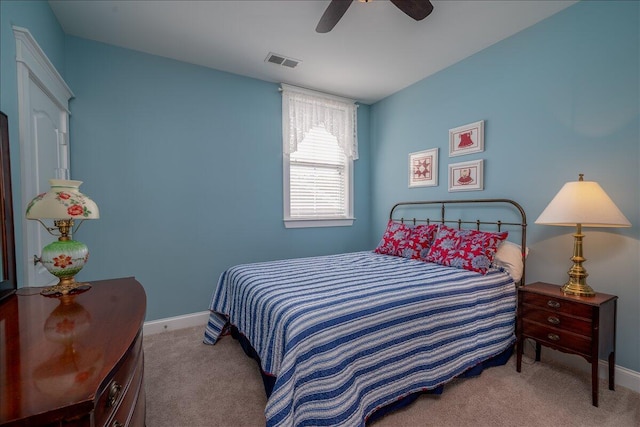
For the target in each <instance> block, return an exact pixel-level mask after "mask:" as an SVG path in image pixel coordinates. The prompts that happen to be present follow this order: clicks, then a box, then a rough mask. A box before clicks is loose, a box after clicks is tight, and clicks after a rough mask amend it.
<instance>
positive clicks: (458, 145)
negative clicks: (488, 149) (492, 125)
mask: <svg viewBox="0 0 640 427" xmlns="http://www.w3.org/2000/svg"><path fill="white" fill-rule="evenodd" d="M482 151H484V120H480V121H479V122H475V123H469V124H468V125H464V126H459V127H457V128H454V129H450V130H449V157H455V156H464V155H465V154H471V153H480V152H482Z"/></svg>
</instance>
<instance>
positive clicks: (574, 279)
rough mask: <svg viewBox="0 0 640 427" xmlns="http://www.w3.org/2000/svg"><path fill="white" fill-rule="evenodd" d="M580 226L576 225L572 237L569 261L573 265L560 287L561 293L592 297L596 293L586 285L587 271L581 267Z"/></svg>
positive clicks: (581, 236) (583, 260)
mask: <svg viewBox="0 0 640 427" xmlns="http://www.w3.org/2000/svg"><path fill="white" fill-rule="evenodd" d="M583 237H584V234H582V225H581V224H577V225H576V234H574V235H573V256H572V257H571V261H573V265H572V266H571V269H569V271H568V272H567V273H568V274H569V281H568V282H567V283H565V284H564V286H562V292H564V293H565V294H567V295H577V296H581V297H594V296H596V293H595V292H594V291H593V289H591V286H589V285H587V276H588V275H589V274H588V273H587V270H586V269H585V268H584V267H583V266H582V263H583V262H585V261H586V259H585V257H584V256H582V238H583Z"/></svg>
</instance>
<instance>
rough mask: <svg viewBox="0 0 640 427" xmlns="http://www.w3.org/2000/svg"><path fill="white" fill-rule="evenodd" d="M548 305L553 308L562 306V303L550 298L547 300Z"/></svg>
mask: <svg viewBox="0 0 640 427" xmlns="http://www.w3.org/2000/svg"><path fill="white" fill-rule="evenodd" d="M547 305H548V306H549V307H551V308H559V307H560V303H559V302H558V301H554V300H549V301H547Z"/></svg>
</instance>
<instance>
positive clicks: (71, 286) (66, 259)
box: [26, 179, 100, 296]
mask: <svg viewBox="0 0 640 427" xmlns="http://www.w3.org/2000/svg"><path fill="white" fill-rule="evenodd" d="M49 184H50V185H51V189H50V190H49V191H48V192H46V193H43V194H40V195H38V196H36V197H35V198H34V199H33V200H32V201H31V202H30V203H29V205H28V206H27V214H26V215H27V219H32V220H37V221H38V222H40V224H42V226H43V227H44V228H45V229H46V230H47V231H48V232H49V233H50V234H52V235H53V236H57V237H58V240H57V241H54V242H51V243H50V244H48V245H47V246H45V247H44V248H43V249H42V254H41V255H40V258H39V259H35V260H34V262H36V263H37V262H41V263H42V265H43V266H44V267H45V268H46V269H47V270H48V271H49V272H50V273H51V274H53V275H54V276H56V277H57V278H58V279H59V280H58V283H57V284H56V285H54V286H51V287H49V288H45V289H44V290H43V291H42V292H41V293H42V294H43V295H47V296H56V295H67V294H69V293H74V292H81V291H83V290H86V289H88V288H89V286H90V285H89V284H87V283H79V282H76V280H75V278H74V276H75V275H76V274H78V272H79V271H80V270H82V267H84V265H85V263H86V262H87V259H88V258H89V250H88V248H87V245H85V244H84V243H81V242H78V241H76V240H72V238H71V236H72V234H73V233H74V232H75V231H77V230H78V228H79V227H80V225H81V224H82V222H83V221H84V220H86V219H98V218H99V217H100V213H99V211H98V206H97V205H96V204H95V202H94V201H93V200H91V199H90V198H88V197H87V196H85V195H84V194H82V193H81V192H80V190H79V188H80V184H82V181H71V180H62V179H50V180H49ZM43 220H52V221H53V227H51V226H48V225H47V224H45V222H43ZM76 221H78V222H77V224H76ZM74 225H75V229H74Z"/></svg>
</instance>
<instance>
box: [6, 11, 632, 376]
mask: <svg viewBox="0 0 640 427" xmlns="http://www.w3.org/2000/svg"><path fill="white" fill-rule="evenodd" d="M0 12H1V13H0V24H1V28H0V36H1V38H2V40H1V45H0V47H1V48H2V50H1V51H0V60H1V71H2V73H1V75H0V107H1V108H2V110H3V111H5V112H6V113H7V114H8V115H9V117H10V127H11V139H12V160H13V161H14V165H15V164H16V163H17V159H18V145H17V139H18V133H17V125H18V122H17V95H16V82H15V58H14V56H15V41H14V38H13V35H12V33H11V29H10V25H12V24H15V25H19V26H24V27H27V28H28V29H29V30H30V31H31V32H32V33H33V34H34V36H35V37H36V39H37V40H38V41H39V43H40V44H41V45H42V47H43V48H44V50H45V52H46V53H47V55H48V56H49V57H50V58H51V59H52V61H53V62H54V64H55V65H56V67H57V68H58V70H59V71H60V72H61V74H62V75H63V77H64V78H65V80H66V81H67V83H68V84H69V86H70V87H71V89H72V90H73V91H74V93H75V95H76V99H75V100H73V101H72V103H71V110H72V117H71V144H72V147H73V149H72V159H71V160H72V176H73V178H76V179H81V180H83V181H85V184H83V186H82V190H83V191H85V192H86V193H87V194H88V195H90V196H91V197H93V198H94V199H95V200H96V201H97V202H98V203H99V204H100V207H101V216H102V217H101V219H100V220H98V221H93V222H89V223H87V224H85V225H84V226H83V228H82V229H81V231H80V233H79V234H78V239H80V240H82V241H84V242H86V243H87V244H88V245H89V247H90V249H91V260H90V262H89V264H88V265H87V267H86V268H85V270H84V271H83V272H82V273H81V275H82V278H83V279H86V280H95V279H101V278H110V277H117V276H126V275H134V276H136V277H137V278H138V279H139V280H140V281H141V282H142V283H143V285H144V286H145V289H146V291H147V295H148V313H147V319H148V320H153V319H158V318H163V317H169V316H174V315H180V314H185V313H191V312H195V311H200V310H204V309H206V305H207V304H208V300H209V297H210V294H211V291H212V289H213V286H214V284H215V281H216V279H217V277H218V275H219V274H220V272H221V271H222V270H223V269H224V268H226V267H227V266H229V265H232V264H236V263H238V262H249V261H254V260H267V259H275V258H283V257H292V256H307V255H316V254H324V253H331V252H344V251H352V250H359V249H367V248H371V247H372V246H373V245H375V243H377V241H378V239H379V237H380V235H381V233H382V230H383V228H384V223H385V221H386V219H387V215H388V210H389V208H390V206H391V205H392V204H393V203H395V202H397V201H399V200H424V199H433V198H446V197H456V198H477V197H509V198H513V199H515V200H517V201H519V202H520V203H521V204H522V205H523V206H524V208H525V209H526V211H527V214H528V217H529V224H530V225H529V246H530V249H531V252H530V257H529V263H528V271H527V277H528V281H529V282H530V281H535V280H545V281H549V282H553V283H562V282H563V281H564V280H565V279H566V271H567V269H568V268H569V267H570V262H569V259H568V258H569V257H570V254H571V248H572V238H571V233H572V230H571V229H569V228H564V227H550V226H538V225H535V224H534V221H535V219H536V218H537V216H538V215H539V214H540V212H541V211H542V210H543V209H544V207H545V206H546V204H547V203H548V202H549V201H550V200H551V198H552V197H553V196H554V195H555V193H556V192H557V191H558V190H559V189H560V187H561V186H562V185H563V184H564V183H565V182H567V181H571V180H575V179H576V177H577V174H578V173H580V172H582V173H585V174H586V178H587V179H591V180H595V181H598V182H600V184H601V185H602V186H603V187H604V189H605V190H606V191H607V192H608V193H609V195H610V196H611V197H612V199H613V200H614V201H615V202H616V203H617V205H618V206H619V207H620V209H621V210H622V211H623V212H624V213H625V215H626V216H627V217H628V218H629V220H630V221H631V222H632V224H633V227H632V228H629V229H610V230H605V229H586V230H585V231H586V234H587V237H586V238H585V256H586V258H587V259H588V261H587V263H586V264H585V267H586V268H587V270H588V271H589V274H590V276H589V283H590V284H591V285H592V286H593V287H594V288H595V289H596V290H598V291H602V292H607V293H612V294H616V295H618V296H619V297H620V299H619V305H618V308H619V310H618V354H617V356H618V360H617V362H618V364H620V365H621V366H624V367H626V368H629V369H633V370H635V371H640V337H639V335H638V325H640V290H639V283H640V263H639V262H638V254H639V253H640V231H639V227H638V224H640V200H639V195H638V188H639V187H640V175H639V168H640V156H639V146H640V135H639V126H640V123H639V119H638V117H639V112H638V109H639V104H640V102H639V101H640V99H639V91H640V86H639V83H638V76H639V73H640V70H639V67H638V64H639V62H640V61H639V51H640V46H639V38H640V37H639V34H638V21H639V17H640V10H639V7H638V2H614V1H609V2H596V1H589V2H580V3H578V4H576V5H574V6H572V7H570V8H568V9H566V10H564V11H563V12H561V13H559V14H557V15H555V16H553V17H551V18H549V19H547V20H545V21H543V22H541V23H539V24H537V25H535V26H533V27H531V28H529V29H527V30H525V31H523V32H521V33H519V34H516V35H515V36H513V37H510V38H508V39H506V40H504V41H502V42H500V43H497V44H495V45H493V46H491V47H490V48H488V49H485V50H484V51H482V52H480V53H478V54H476V55H474V56H472V57H470V58H468V59H466V60H464V61H462V62H460V63H458V64H455V65H454V66H452V67H449V68H448V69H446V70H443V71H442V72H440V73H438V74H436V75H434V76H432V77H429V78H427V79H425V80H423V81H421V82H418V83H416V84H415V85H413V86H411V87H409V88H407V89H405V90H403V91H401V92H399V93H397V94H395V95H393V96H390V97H388V98H386V99H385V100H383V101H381V102H379V103H377V104H375V105H373V106H371V107H370V108H369V107H368V106H362V107H361V108H360V111H359V133H360V150H361V152H360V157H361V158H360V160H358V161H357V163H356V177H355V178H356V206H355V209H356V217H357V218H358V219H357V221H356V224H355V225H354V227H351V228H349V227H346V228H345V227H341V228H329V229H305V230H286V229H284V227H283V225H282V189H281V188H282V172H281V170H282V166H281V165H282V163H281V162H282V160H281V154H280V153H281V144H282V143H281V130H280V96H279V94H278V92H277V85H275V84H271V83H266V82H261V81H257V80H253V79H248V78H244V77H240V76H236V75H232V74H227V73H222V72H218V71H214V70H210V69H206V68H202V67H197V66H193V65H188V64H184V63H180V62H177V61H171V60H168V59H164V58H159V57H154V56H150V55H146V54H141V53H138V52H133V51H129V50H125V49H119V48H115V47H111V46H107V45H103V44H99V43H95V42H92V41H88V40H83V39H78V38H74V37H68V36H64V34H63V33H62V31H61V30H60V28H59V25H58V24H57V22H56V21H55V17H54V15H53V14H52V13H51V10H50V9H49V6H48V4H46V2H11V1H6V0H3V1H1V2H0ZM477 120H485V121H486V122H485V124H486V129H485V140H486V141H485V147H486V150H485V151H484V152H483V153H477V154H472V155H468V156H463V157H456V158H452V159H449V158H448V156H447V153H448V151H447V150H448V149H447V142H448V130H449V129H450V128H453V127H456V126H460V125H463V124H466V123H470V122H474V121H477ZM433 147H439V148H440V174H439V181H440V185H439V186H438V187H429V188H414V189H409V188H408V187H407V162H408V160H407V156H408V154H409V153H410V152H414V151H419V150H424V149H428V148H433ZM472 159H485V190H484V191H482V192H469V193H454V194H449V193H448V192H447V182H446V177H447V165H448V164H450V163H454V162H458V161H466V160H472ZM13 175H14V189H16V192H17V193H19V192H18V191H17V189H18V188H19V186H18V184H19V183H18V177H19V170H18V168H14V170H13ZM16 204H23V203H22V201H20V200H19V199H17V200H16ZM16 212H17V214H18V215H22V209H21V207H17V209H16ZM18 232H19V230H18ZM17 237H18V239H19V240H20V239H21V235H20V234H18V236H17ZM187 245H188V246H189V248H188V249H187V248H186V246H187ZM19 261H21V260H19ZM20 274H21V273H20Z"/></svg>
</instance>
